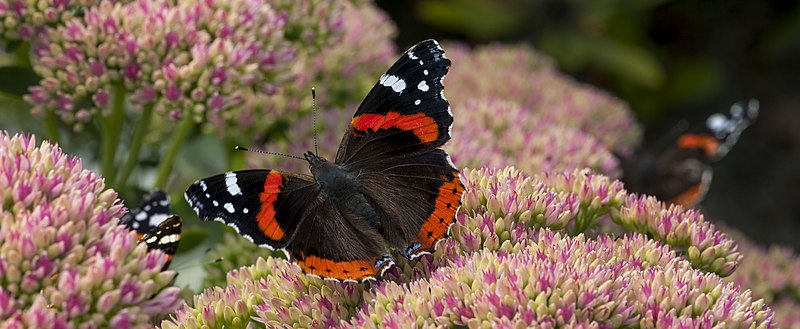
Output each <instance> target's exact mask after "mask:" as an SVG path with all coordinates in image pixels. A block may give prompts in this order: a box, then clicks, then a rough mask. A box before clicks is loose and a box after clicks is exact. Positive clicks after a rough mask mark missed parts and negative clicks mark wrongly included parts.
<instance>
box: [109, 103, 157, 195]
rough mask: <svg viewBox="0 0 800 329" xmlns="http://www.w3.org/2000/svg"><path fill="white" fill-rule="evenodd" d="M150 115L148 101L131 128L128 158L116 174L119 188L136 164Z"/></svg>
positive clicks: (151, 114)
mask: <svg viewBox="0 0 800 329" xmlns="http://www.w3.org/2000/svg"><path fill="white" fill-rule="evenodd" d="M152 117H153V103H148V104H147V105H145V106H144V108H143V109H142V117H141V118H139V122H138V123H136V128H134V130H133V138H132V139H131V145H130V148H129V149H128V159H127V161H126V162H125V165H124V166H123V167H122V170H120V172H119V176H117V185H119V186H118V187H120V188H121V187H123V186H126V184H127V183H128V178H130V176H131V173H132V172H133V168H136V164H138V163H139V153H140V152H141V150H142V144H144V136H145V134H146V133H147V129H148V128H150V121H151V118H152Z"/></svg>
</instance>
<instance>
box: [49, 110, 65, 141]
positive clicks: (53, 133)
mask: <svg viewBox="0 0 800 329" xmlns="http://www.w3.org/2000/svg"><path fill="white" fill-rule="evenodd" d="M44 126H45V128H46V129H47V135H48V136H47V137H48V139H50V141H51V142H53V143H56V144H59V145H60V144H61V134H59V132H58V119H57V118H56V115H55V113H53V112H50V111H47V114H45V117H44ZM62 147H63V145H62Z"/></svg>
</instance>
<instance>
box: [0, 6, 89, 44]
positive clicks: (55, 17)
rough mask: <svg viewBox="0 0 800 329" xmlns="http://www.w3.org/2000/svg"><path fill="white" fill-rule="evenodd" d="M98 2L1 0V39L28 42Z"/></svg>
mask: <svg viewBox="0 0 800 329" xmlns="http://www.w3.org/2000/svg"><path fill="white" fill-rule="evenodd" d="M99 2H100V1H98V0H80V1H70V0H66V1H65V0H55V1H36V2H34V1H21V0H0V39H6V40H9V41H16V40H25V41H31V40H32V39H34V38H35V37H37V36H39V35H40V34H41V33H42V31H43V30H45V29H46V28H47V27H48V26H52V25H59V24H62V23H63V22H66V21H68V20H70V19H72V18H73V17H74V16H75V13H76V12H78V11H80V10H83V9H85V8H87V7H91V6H94V5H95V4H97V3H99Z"/></svg>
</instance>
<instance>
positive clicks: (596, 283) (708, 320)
mask: <svg viewBox="0 0 800 329" xmlns="http://www.w3.org/2000/svg"><path fill="white" fill-rule="evenodd" d="M371 292H372V296H371V297H370V299H369V300H368V301H367V302H366V303H365V305H363V306H362V307H361V308H360V309H359V311H358V312H357V313H356V314H355V316H354V317H353V318H352V319H350V321H349V322H348V323H347V325H345V326H343V327H359V328H375V327H384V326H385V327H392V328H406V327H409V326H418V327H426V326H430V327H436V326H446V327H447V326H449V327H453V326H467V327H486V328H499V327H508V328H515V327H541V328H562V327H570V328H572V327H609V328H617V327H633V326H637V327H638V326H641V327H644V328H667V327H682V328H711V327H713V326H725V325H743V326H744V327H750V326H752V327H771V326H774V323H773V319H772V317H773V312H772V310H770V309H769V308H768V307H767V306H765V304H764V302H763V301H761V300H753V299H752V298H751V296H750V293H749V291H741V290H740V289H739V288H738V287H737V286H736V285H735V284H732V283H726V282H724V281H723V280H722V279H721V278H719V277H718V276H716V275H713V274H708V273H705V272H702V271H700V270H696V269H693V268H692V267H691V265H690V264H689V263H688V262H686V261H684V260H681V259H680V258H677V257H676V256H675V254H674V252H673V251H670V250H669V249H668V248H666V247H664V246H662V245H661V244H660V243H657V242H654V241H652V240H649V239H648V238H647V237H645V236H643V235H641V234H633V235H630V236H627V237H623V238H620V239H613V238H610V237H600V238H598V239H596V240H591V239H587V238H585V237H584V236H582V235H580V236H577V237H565V236H562V235H560V234H559V233H555V232H552V231H549V230H536V231H535V232H534V234H533V235H532V236H530V237H529V240H528V241H527V242H526V243H525V244H524V246H523V247H522V248H520V249H519V250H518V251H515V252H508V253H506V252H500V253H498V252H492V251H490V250H481V251H479V252H476V253H472V254H467V255H464V256H460V257H457V258H455V259H453V260H452V261H451V262H450V264H449V265H448V266H444V267H440V268H439V269H437V270H436V271H435V272H433V274H432V275H431V277H430V279H428V280H417V281H413V282H410V283H395V282H386V283H384V284H382V285H379V286H377V287H375V288H374V289H372V290H371Z"/></svg>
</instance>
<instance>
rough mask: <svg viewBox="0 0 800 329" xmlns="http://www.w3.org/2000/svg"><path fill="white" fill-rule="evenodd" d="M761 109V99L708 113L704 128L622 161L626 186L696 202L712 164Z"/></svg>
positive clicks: (663, 197) (681, 201)
mask: <svg viewBox="0 0 800 329" xmlns="http://www.w3.org/2000/svg"><path fill="white" fill-rule="evenodd" d="M758 110H759V103H758V100H755V99H751V100H749V101H747V102H738V103H736V104H733V106H731V108H730V110H729V111H728V113H727V114H724V113H715V114H712V115H711V116H709V117H708V119H706V122H705V125H704V126H703V127H702V128H700V129H698V130H696V131H690V132H684V133H683V134H681V135H680V136H679V137H678V138H677V139H675V140H674V141H673V142H672V144H671V145H669V146H668V147H667V148H665V149H662V150H651V151H649V152H645V153H643V154H641V155H639V156H636V157H634V158H633V159H627V160H625V161H623V168H624V169H623V170H624V175H623V178H622V180H623V182H625V187H626V188H627V189H628V190H629V191H631V192H637V193H642V194H648V195H653V196H655V197H657V198H658V199H659V200H663V201H666V202H668V203H672V204H678V205H682V206H685V207H694V206H696V205H697V204H698V203H700V201H702V200H703V198H704V197H705V195H706V193H707V192H708V188H709V186H710V184H711V177H712V174H713V168H712V166H711V164H712V163H714V162H716V161H719V160H720V159H722V158H723V157H724V156H725V155H726V154H727V153H728V151H730V149H731V148H732V147H733V145H734V144H736V142H737V141H738V140H739V136H741V134H742V132H743V131H744V130H745V129H746V128H747V127H748V126H750V124H751V123H752V122H753V121H754V120H755V119H756V118H757V117H758Z"/></svg>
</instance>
